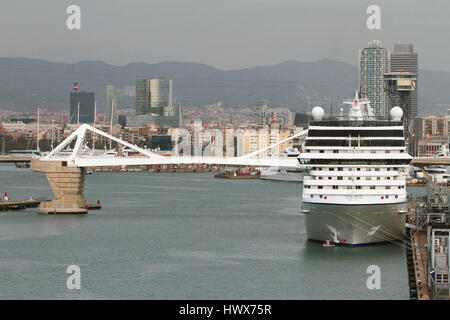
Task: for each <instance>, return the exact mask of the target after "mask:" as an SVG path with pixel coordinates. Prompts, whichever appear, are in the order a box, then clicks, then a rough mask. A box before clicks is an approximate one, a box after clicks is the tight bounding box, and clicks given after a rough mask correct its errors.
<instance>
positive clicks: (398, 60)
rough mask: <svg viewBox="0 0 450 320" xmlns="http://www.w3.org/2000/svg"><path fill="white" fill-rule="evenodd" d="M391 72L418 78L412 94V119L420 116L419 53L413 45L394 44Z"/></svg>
mask: <svg viewBox="0 0 450 320" xmlns="http://www.w3.org/2000/svg"><path fill="white" fill-rule="evenodd" d="M391 72H410V73H412V74H414V75H415V76H416V86H415V90H414V91H413V92H411V110H410V113H411V118H412V119H414V118H415V117H416V116H417V114H418V89H419V87H418V82H419V81H418V76H419V63H418V57H417V53H415V52H414V46H413V45H412V44H394V52H393V53H392V54H391Z"/></svg>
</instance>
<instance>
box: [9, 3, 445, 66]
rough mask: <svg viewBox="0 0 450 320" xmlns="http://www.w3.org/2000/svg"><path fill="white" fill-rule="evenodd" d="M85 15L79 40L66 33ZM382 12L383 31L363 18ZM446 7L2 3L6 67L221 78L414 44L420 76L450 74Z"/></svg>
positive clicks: (351, 60) (350, 58)
mask: <svg viewBox="0 0 450 320" xmlns="http://www.w3.org/2000/svg"><path fill="white" fill-rule="evenodd" d="M71 4H77V5H79V6H80V7H81V30H68V29H67V28H66V19H67V17H68V14H67V13H66V8H67V6H69V5H71ZM370 4H377V5H379V6H380V7H381V27H382V29H381V30H373V31H371V30H368V29H367V27H366V19H367V17H368V14H367V13H366V8H367V6H368V5H370ZM449 17H450V1H448V0H428V1H423V0H422V1H421V0H408V1H406V0H395V1H393V0H390V1H380V0H372V1H365V0H307V1H305V0H221V1H217V0H126V1H125V0H70V1H67V0H39V1H30V0H4V1H2V2H1V4H0V57H29V58H42V59H47V60H51V61H58V62H77V61H81V60H103V61H105V62H108V63H112V64H118V65H123V64H127V63H129V62H149V63H154V62H161V61H192V62H200V63H205V64H209V65H212V66H215V67H217V68H220V69H236V68H246V67H253V66H256V65H271V64H275V63H279V62H282V61H286V60H298V61H315V60H319V59H323V58H329V59H335V60H340V61H345V62H349V63H352V64H357V52H358V48H361V47H363V46H365V45H366V44H367V42H368V41H369V40H372V39H379V40H381V41H382V43H383V45H384V46H385V47H387V48H390V49H393V44H394V43H414V45H415V50H416V51H417V52H418V54H419V67H420V68H422V69H434V70H441V69H442V70H446V71H450V36H449V35H450V18H449Z"/></svg>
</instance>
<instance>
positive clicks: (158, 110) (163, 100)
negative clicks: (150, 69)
mask: <svg viewBox="0 0 450 320" xmlns="http://www.w3.org/2000/svg"><path fill="white" fill-rule="evenodd" d="M166 107H172V79H166V78H149V79H142V80H136V115H143V114H149V113H153V114H158V115H162V114H163V113H164V108H166Z"/></svg>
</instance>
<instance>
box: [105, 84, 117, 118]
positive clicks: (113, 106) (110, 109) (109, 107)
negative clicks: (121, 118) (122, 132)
mask: <svg viewBox="0 0 450 320" xmlns="http://www.w3.org/2000/svg"><path fill="white" fill-rule="evenodd" d="M106 114H107V118H106V120H107V122H108V123H111V121H112V124H117V96H116V94H115V88H114V86H113V85H111V84H109V85H107V86H106Z"/></svg>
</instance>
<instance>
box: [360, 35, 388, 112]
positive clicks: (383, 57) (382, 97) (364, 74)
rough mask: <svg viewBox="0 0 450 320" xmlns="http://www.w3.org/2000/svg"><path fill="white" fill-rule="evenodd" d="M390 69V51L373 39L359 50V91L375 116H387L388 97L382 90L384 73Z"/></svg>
mask: <svg viewBox="0 0 450 320" xmlns="http://www.w3.org/2000/svg"><path fill="white" fill-rule="evenodd" d="M389 71H390V52H389V51H388V50H387V49H385V48H383V47H381V41H380V40H373V41H370V42H369V43H368V46H367V47H366V48H364V49H360V50H359V88H360V93H361V94H362V95H363V96H365V97H366V98H367V99H369V101H370V104H371V106H372V108H373V109H374V111H375V114H376V115H377V116H383V117H387V116H388V111H389V110H388V99H387V95H386V93H385V91H384V74H385V73H387V72H389Z"/></svg>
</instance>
